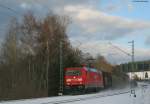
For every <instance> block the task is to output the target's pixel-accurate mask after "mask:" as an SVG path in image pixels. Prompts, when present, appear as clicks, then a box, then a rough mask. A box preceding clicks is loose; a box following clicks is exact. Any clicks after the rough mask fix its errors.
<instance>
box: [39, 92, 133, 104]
mask: <svg viewBox="0 0 150 104" xmlns="http://www.w3.org/2000/svg"><path fill="white" fill-rule="evenodd" d="M126 93H130V91H124V92H116V93H112V94H107V95H95V96H90V97H84V98H74V99H67V100H60V101H51V102H45V103H40V104H66V103H71V102H77V101H83V100H84V101H85V100H91V99H96V98H102V97H109V96H115V95H121V94H126Z"/></svg>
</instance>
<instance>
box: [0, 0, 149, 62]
mask: <svg viewBox="0 0 150 104" xmlns="http://www.w3.org/2000/svg"><path fill="white" fill-rule="evenodd" d="M3 6H6V7H9V8H11V9H13V10H14V11H15V12H12V11H11V10H9V9H6V8H4V7H3ZM28 10H32V11H33V12H35V14H36V15H37V16H38V17H41V18H42V17H43V16H45V14H47V13H48V12H49V10H52V11H53V12H54V13H58V14H61V15H63V14H65V15H68V16H69V17H70V18H71V21H72V22H71V24H70V25H69V27H68V36H69V39H70V41H71V43H72V45H73V46H75V47H78V48H80V49H81V50H82V51H84V52H89V53H91V54H92V55H93V56H96V55H97V54H101V55H104V56H105V57H106V58H107V60H108V61H109V62H111V63H113V64H116V63H122V62H127V61H130V60H131V57H129V56H127V55H125V54H124V53H122V52H120V51H119V50H117V49H115V48H113V47H112V46H110V45H109V44H108V43H109V42H111V43H112V44H114V45H116V46H118V47H120V48H121V49H122V50H124V51H126V52H128V53H131V46H130V45H131V44H128V42H129V41H132V40H134V41H135V60H137V61H138V60H149V59H150V13H149V11H150V2H142V3H140V2H137V3H134V2H132V0H0V39H1V40H3V38H4V36H5V30H6V28H7V27H8V23H9V20H10V19H11V18H12V17H13V16H15V17H17V18H21V15H22V14H24V13H25V12H26V11H28Z"/></svg>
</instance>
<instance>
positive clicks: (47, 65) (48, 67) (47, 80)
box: [46, 40, 49, 95]
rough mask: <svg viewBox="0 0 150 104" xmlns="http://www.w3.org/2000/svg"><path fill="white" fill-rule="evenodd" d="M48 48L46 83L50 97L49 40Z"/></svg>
mask: <svg viewBox="0 0 150 104" xmlns="http://www.w3.org/2000/svg"><path fill="white" fill-rule="evenodd" d="M46 47H47V66H46V72H47V75H46V76H47V79H46V81H47V82H46V83H47V93H48V95H49V43H48V40H47V42H46Z"/></svg>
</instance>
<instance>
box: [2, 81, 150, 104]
mask: <svg viewBox="0 0 150 104" xmlns="http://www.w3.org/2000/svg"><path fill="white" fill-rule="evenodd" d="M125 91H130V89H129V88H126V89H118V90H111V89H109V90H105V91H100V92H99V93H96V94H86V95H72V96H71V95H70V96H69V95H68V96H59V97H49V98H39V99H27V100H14V101H6V102H0V104H54V102H55V101H58V102H59V101H61V103H63V104H150V84H145V83H139V87H137V88H136V89H135V93H136V97H133V94H130V93H124V94H120V95H114V96H107V95H112V94H114V93H118V92H125ZM76 99H77V100H78V101H75V102H73V101H72V100H76ZM80 99H81V100H80ZM66 100H70V102H67V101H66ZM71 101H72V102H71ZM55 104H58V103H55Z"/></svg>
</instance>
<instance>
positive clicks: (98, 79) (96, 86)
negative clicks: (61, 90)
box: [64, 66, 112, 92]
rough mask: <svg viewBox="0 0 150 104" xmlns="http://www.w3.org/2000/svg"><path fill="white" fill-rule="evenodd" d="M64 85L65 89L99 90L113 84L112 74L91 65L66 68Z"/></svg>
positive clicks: (70, 90) (69, 90)
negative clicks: (90, 66)
mask: <svg viewBox="0 0 150 104" xmlns="http://www.w3.org/2000/svg"><path fill="white" fill-rule="evenodd" d="M64 71H65V73H64V74H65V75H64V87H65V91H67V92H72V91H82V92H85V91H89V90H94V91H99V90H100V89H102V88H106V87H109V86H111V84H112V80H111V74H110V73H107V72H102V71H99V70H97V69H95V68H89V67H85V66H83V67H78V68H77V67H72V68H65V69H64Z"/></svg>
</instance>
